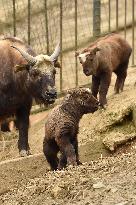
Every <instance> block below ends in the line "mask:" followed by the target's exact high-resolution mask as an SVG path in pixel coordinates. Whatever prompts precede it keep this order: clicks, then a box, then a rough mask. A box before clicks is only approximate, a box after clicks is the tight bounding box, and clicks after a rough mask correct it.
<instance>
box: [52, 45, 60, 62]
mask: <svg viewBox="0 0 136 205" xmlns="http://www.w3.org/2000/svg"><path fill="white" fill-rule="evenodd" d="M59 54H60V42H59V43H58V44H57V46H56V47H55V50H54V52H53V54H52V55H51V56H50V60H51V61H52V62H54V61H55V60H57V58H58V56H59Z"/></svg>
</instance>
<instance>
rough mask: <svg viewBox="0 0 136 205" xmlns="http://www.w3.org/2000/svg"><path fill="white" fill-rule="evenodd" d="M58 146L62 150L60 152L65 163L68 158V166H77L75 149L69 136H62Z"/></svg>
mask: <svg viewBox="0 0 136 205" xmlns="http://www.w3.org/2000/svg"><path fill="white" fill-rule="evenodd" d="M57 144H58V146H59V148H60V152H61V155H62V159H63V161H64V160H65V157H66V160H67V165H72V166H75V165H77V161H76V154H75V149H74V146H73V145H72V143H71V142H70V140H69V136H67V135H63V136H61V137H60V138H59V139H58V140H57ZM64 156H65V157H64ZM61 162H62V160H61Z"/></svg>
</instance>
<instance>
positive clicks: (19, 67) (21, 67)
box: [14, 64, 30, 73]
mask: <svg viewBox="0 0 136 205" xmlns="http://www.w3.org/2000/svg"><path fill="white" fill-rule="evenodd" d="M29 67H30V66H29V65H28V64H21V65H15V67H14V72H15V73H17V72H20V71H23V70H28V69H29Z"/></svg>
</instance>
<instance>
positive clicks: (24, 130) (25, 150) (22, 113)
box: [16, 106, 30, 157]
mask: <svg viewBox="0 0 136 205" xmlns="http://www.w3.org/2000/svg"><path fill="white" fill-rule="evenodd" d="M29 114H30V110H29V108H27V107H25V106H24V107H23V106H22V107H21V108H20V109H18V111H17V113H16V117H17V121H18V129H19V140H18V149H19V152H20V156H21V157H24V156H27V155H29V154H30V148H29V144H28V128H29Z"/></svg>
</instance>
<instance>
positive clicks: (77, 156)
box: [72, 136, 82, 165]
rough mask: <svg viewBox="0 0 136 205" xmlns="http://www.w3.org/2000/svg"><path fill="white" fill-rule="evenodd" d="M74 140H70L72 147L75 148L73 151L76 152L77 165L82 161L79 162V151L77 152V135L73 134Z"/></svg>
mask: <svg viewBox="0 0 136 205" xmlns="http://www.w3.org/2000/svg"><path fill="white" fill-rule="evenodd" d="M74 139H75V140H74V141H73V142H72V144H73V146H74V148H75V153H76V162H77V165H81V164H82V162H80V160H79V153H78V140H77V136H75V138H74Z"/></svg>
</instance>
